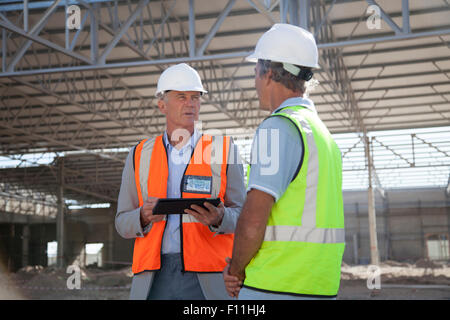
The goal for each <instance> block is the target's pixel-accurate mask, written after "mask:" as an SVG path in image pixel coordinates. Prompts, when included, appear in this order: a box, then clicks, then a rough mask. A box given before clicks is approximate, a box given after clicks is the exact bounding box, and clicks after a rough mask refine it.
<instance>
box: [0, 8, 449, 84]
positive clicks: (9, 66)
mask: <svg viewBox="0 0 450 320" xmlns="http://www.w3.org/2000/svg"><path fill="white" fill-rule="evenodd" d="M236 1H237V0H229V1H228V2H227V4H226V5H225V8H224V10H222V11H221V12H217V13H216V14H214V15H216V16H217V21H216V22H215V23H214V25H213V26H212V28H211V30H210V32H208V34H206V35H204V36H202V38H203V40H202V42H201V43H200V44H199V45H197V46H196V41H195V40H194V39H193V37H198V35H197V36H196V34H195V26H194V23H193V16H194V15H193V12H194V8H195V1H194V0H190V1H189V5H190V6H189V8H190V9H189V12H190V13H189V16H188V17H186V16H183V17H179V18H178V19H180V20H181V21H182V22H184V21H188V25H189V32H188V34H189V35H190V41H189V49H188V50H187V51H188V52H186V54H183V55H180V54H171V55H169V54H167V53H166V52H165V51H166V49H165V47H166V46H163V45H161V44H164V43H166V44H167V42H168V41H167V40H169V39H170V37H171V35H170V31H169V30H165V28H164V25H165V24H166V23H167V24H169V22H173V20H175V18H174V17H172V19H170V14H171V11H172V9H173V8H174V6H175V5H176V3H177V2H176V1H169V0H168V1H161V7H162V9H161V13H162V16H161V17H159V18H156V17H154V14H152V9H151V8H150V6H151V4H152V3H151V2H149V1H148V0H141V1H139V2H138V3H137V4H136V5H135V6H134V8H133V4H135V3H136V1H130V0H128V1H127V2H126V6H128V8H129V15H128V16H127V19H126V20H123V21H120V19H119V18H118V17H119V14H118V8H119V7H120V6H121V5H122V3H119V1H118V0H111V1H92V0H91V1H87V0H86V1H83V0H78V1H77V3H78V4H79V5H80V6H82V7H83V10H84V12H85V13H84V15H83V18H82V22H83V24H82V26H83V27H84V25H85V24H87V22H86V21H87V20H92V21H90V26H89V28H90V31H91V36H90V38H91V41H90V43H89V44H87V47H86V46H81V47H82V48H78V49H77V42H79V38H80V34H81V33H82V32H80V31H78V32H77V33H76V34H75V36H74V37H73V39H69V38H70V31H69V30H67V26H66V27H65V28H66V29H65V30H61V31H55V32H58V33H64V34H65V35H66V39H65V40H64V41H63V43H64V42H65V43H66V45H65V47H62V46H61V45H60V44H58V43H56V42H55V41H49V40H47V39H45V38H43V37H40V36H39V33H40V32H41V30H42V29H43V28H44V26H45V23H46V21H47V20H48V19H49V17H50V16H51V15H52V14H54V13H55V11H56V10H57V8H58V6H61V5H64V2H65V1H62V0H56V1H54V3H53V5H52V6H50V7H49V8H48V9H47V11H46V12H45V14H44V15H43V16H42V17H41V19H40V20H39V21H38V22H37V23H35V24H34V26H33V28H32V29H30V30H29V31H27V30H26V29H25V28H24V27H25V24H28V23H29V22H27V19H25V18H24V19H23V20H24V22H23V24H22V25H21V26H18V25H17V24H14V23H12V22H11V21H10V20H9V19H8V18H9V17H8V16H7V15H6V13H7V12H9V11H13V10H14V9H16V10H17V9H19V10H20V9H23V12H28V10H26V6H18V7H15V8H14V7H10V8H8V7H3V11H2V6H0V13H1V15H0V28H2V29H3V30H6V31H7V32H6V33H8V32H9V33H14V34H17V35H20V36H21V37H24V38H26V39H27V42H26V43H25V45H23V46H21V47H20V48H18V49H17V50H12V51H11V50H10V48H8V47H7V46H6V47H7V48H6V50H5V49H4V48H3V50H2V53H3V54H4V57H9V56H11V55H12V54H14V55H13V57H12V58H11V59H9V60H10V61H8V63H4V67H5V68H3V70H2V71H3V72H2V73H1V74H0V77H11V76H24V75H31V74H36V73H50V72H69V71H87V70H100V69H114V68H127V67H128V68H131V67H142V66H151V65H164V64H171V63H179V62H199V61H211V60H224V59H234V58H239V57H245V56H247V55H248V54H249V51H237V52H232V53H224V54H210V55H204V53H205V49H206V48H207V47H208V45H209V43H210V42H211V40H212V39H213V38H214V37H215V36H218V35H217V31H218V29H219V27H220V25H221V24H222V23H223V21H224V20H225V19H226V18H227V16H228V15H229V14H230V12H231V9H232V8H233V5H234V4H235V2H236ZM242 1H243V0H242ZM366 1H367V4H369V5H377V6H378V7H379V8H380V11H381V18H382V19H383V21H385V22H386V23H387V24H388V25H389V26H390V28H391V30H392V31H393V33H394V34H393V35H391V34H388V35H382V36H377V37H364V38H358V37H354V38H352V37H348V38H347V39H346V40H338V39H335V40H332V41H324V42H320V43H319V44H318V47H319V49H328V48H342V47H346V46H355V45H362V44H373V43H379V42H386V41H397V40H406V39H414V38H423V37H430V36H439V35H446V34H450V28H442V29H439V30H428V31H427V30H424V31H419V32H412V30H411V27H410V24H409V17H410V11H409V6H408V0H402V11H401V13H400V14H401V16H402V21H403V26H402V27H399V26H398V25H397V24H396V23H395V22H394V21H393V19H392V18H391V17H390V15H388V14H387V13H386V12H385V11H384V10H383V9H382V8H381V7H380V6H379V5H378V4H377V3H376V2H375V1H374V0H366ZM246 2H248V3H250V4H251V5H252V7H253V8H255V10H257V11H258V12H260V13H261V14H262V15H263V16H264V17H265V18H267V19H268V21H270V22H271V23H274V22H277V21H281V22H289V23H292V24H296V25H302V26H306V27H309V26H308V25H307V24H308V23H309V22H305V21H309V19H308V15H309V10H310V9H309V8H310V7H311V6H316V5H317V4H316V1H312V2H311V1H310V0H279V1H265V2H264V3H263V2H262V1H260V0H246ZM336 3H338V1H336V0H334V1H324V2H321V4H320V5H323V6H328V9H327V10H326V12H325V15H324V17H323V18H324V19H325V20H326V19H328V14H329V12H330V11H331V9H332V7H333V6H334V5H335V4H336ZM266 4H269V6H267V5H266ZM166 7H169V8H168V9H167V8H166ZM6 10H8V11H6ZM101 10H103V11H107V13H108V17H109V19H104V17H102V16H101V15H100V14H99V12H100V11H101ZM276 11H278V12H279V20H278V17H277V16H278V15H276V14H275V12H276ZM147 12H148V15H147ZM237 14H239V13H237ZM146 15H147V16H146ZM21 16H24V14H21ZM395 16H397V14H395ZM317 22H318V23H319V26H320V27H322V24H323V23H324V20H321V21H317ZM359 22H361V21H359ZM358 24H359V23H358ZM149 26H150V28H149ZM149 29H151V30H152V31H153V32H152V34H149V32H148V31H149ZM319 29H320V28H319ZM80 30H82V29H80ZM99 30H102V31H106V32H107V33H109V34H111V36H112V39H111V40H110V41H109V42H108V43H107V44H102V45H100V44H99V42H98V41H99V40H98V33H99ZM166 32H167V33H169V34H165V33H166ZM96 35H97V38H96ZM222 35H225V34H222ZM7 37H9V35H7ZM123 37H126V39H124V38H123ZM172 40H174V39H173V38H172ZM175 40H177V39H176V37H175ZM32 42H35V43H38V44H40V45H41V46H44V47H46V48H48V49H49V50H52V52H58V53H59V54H61V55H64V56H65V57H68V58H70V60H72V63H74V64H75V62H76V63H78V64H79V65H72V66H66V67H61V66H60V67H52V66H51V65H47V66H45V67H44V66H43V67H42V68H41V69H40V70H32V69H31V68H20V67H19V68H16V66H17V64H18V62H19V61H20V60H23V59H24V58H25V52H26V48H29V47H30V44H31V43H32ZM119 43H121V44H122V45H123V46H127V47H129V48H130V49H132V50H133V51H135V52H136V53H140V54H142V53H144V55H148V54H152V53H154V54H153V55H152V59H151V60H145V59H135V60H136V61H131V62H109V63H107V62H106V60H107V59H108V57H110V55H111V52H112V50H113V49H114V48H116V47H117V46H118V44H119ZM170 45H172V46H176V44H175V43H173V42H172V43H171V44H170ZM100 46H101V47H102V48H100ZM156 47H158V48H156ZM80 49H82V50H83V51H85V50H86V49H88V50H89V51H90V53H91V54H90V56H87V55H85V54H83V53H82V52H80V51H81V50H80ZM101 49H103V51H102V52H100V50H101ZM155 50H156V51H155ZM80 64H81V65H80Z"/></svg>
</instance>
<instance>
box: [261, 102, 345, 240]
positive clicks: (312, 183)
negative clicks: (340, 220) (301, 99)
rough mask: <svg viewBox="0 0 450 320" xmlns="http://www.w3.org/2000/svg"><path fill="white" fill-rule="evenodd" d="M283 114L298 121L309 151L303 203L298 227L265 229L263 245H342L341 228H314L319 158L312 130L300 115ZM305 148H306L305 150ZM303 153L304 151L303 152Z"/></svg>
mask: <svg viewBox="0 0 450 320" xmlns="http://www.w3.org/2000/svg"><path fill="white" fill-rule="evenodd" d="M282 113H285V114H288V115H290V116H291V117H293V118H295V119H297V120H298V122H299V123H300V125H301V127H302V129H303V138H306V144H307V148H308V151H309V156H308V171H307V173H306V190H305V203H304V207H303V213H302V220H301V221H302V223H301V224H302V225H301V226H267V227H266V232H265V236H264V241H298V242H312V243H341V242H345V230H344V229H343V228H316V201H317V185H318V183H319V154H318V152H317V146H316V142H315V140H314V135H313V131H312V128H311V126H310V124H309V123H308V121H307V120H306V119H304V117H303V116H302V114H301V113H300V112H298V111H295V110H292V109H285V110H282V112H280V114H282ZM305 148H306V146H305ZM303 152H305V150H303Z"/></svg>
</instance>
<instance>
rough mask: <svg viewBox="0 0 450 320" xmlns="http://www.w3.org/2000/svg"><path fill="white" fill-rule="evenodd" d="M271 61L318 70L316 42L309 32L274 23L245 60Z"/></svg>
mask: <svg viewBox="0 0 450 320" xmlns="http://www.w3.org/2000/svg"><path fill="white" fill-rule="evenodd" d="M246 59H247V60H248V61H252V62H256V61H258V59H263V60H271V61H274V62H281V63H286V64H293V65H297V66H303V67H310V68H320V66H319V64H318V59H319V54H318V50H317V45H316V40H315V39H314V36H313V35H312V34H311V32H309V31H307V30H305V29H303V28H300V27H297V26H294V25H291V24H286V23H276V24H274V25H273V26H272V28H270V30H268V31H266V32H265V33H264V34H263V35H262V36H261V38H259V40H258V43H257V44H256V48H255V51H254V52H253V53H252V54H251V55H249V56H248V57H247V58H246Z"/></svg>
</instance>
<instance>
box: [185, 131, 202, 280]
mask: <svg viewBox="0 0 450 320" xmlns="http://www.w3.org/2000/svg"><path fill="white" fill-rule="evenodd" d="M202 138H203V134H202V135H201V136H200V138H199V139H198V140H197V142H196V143H195V146H194V147H193V148H192V152H191V157H190V158H189V163H188V164H186V168H184V172H183V176H182V178H181V183H180V196H181V198H183V182H184V176H185V174H186V171H187V168H188V167H189V164H190V163H191V160H192V157H193V156H194V152H195V149H196V148H197V144H198V142H199V141H200V140H201V139H202ZM191 145H192V144H191ZM180 252H181V272H182V273H185V272H186V267H185V265H184V251H183V214H180Z"/></svg>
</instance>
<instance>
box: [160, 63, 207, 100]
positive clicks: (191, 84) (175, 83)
mask: <svg viewBox="0 0 450 320" xmlns="http://www.w3.org/2000/svg"><path fill="white" fill-rule="evenodd" d="M168 90H175V91H199V92H201V93H207V92H208V91H206V90H205V89H204V88H203V85H202V80H201V79H200V76H199V74H198V72H197V71H196V70H195V69H194V68H192V67H190V66H188V65H187V64H186V63H180V64H177V65H174V66H171V67H169V68H167V69H166V70H164V72H163V73H162V74H161V76H160V77H159V80H158V86H157V88H156V94H155V95H156V96H158V95H159V94H160V93H164V92H165V91H168Z"/></svg>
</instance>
